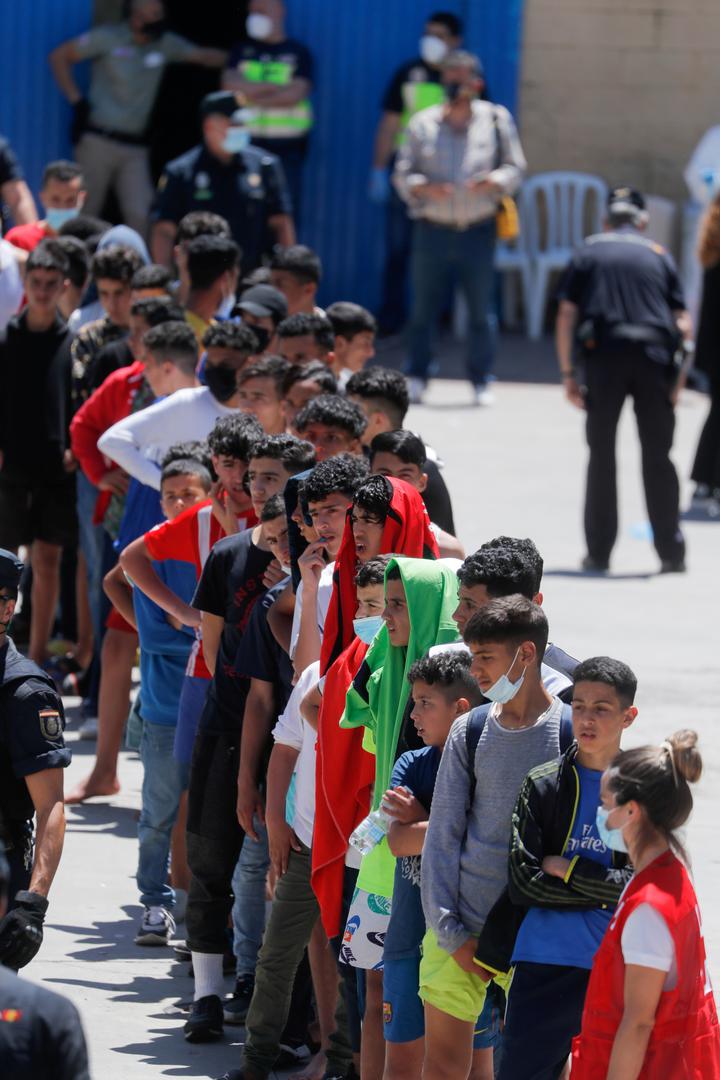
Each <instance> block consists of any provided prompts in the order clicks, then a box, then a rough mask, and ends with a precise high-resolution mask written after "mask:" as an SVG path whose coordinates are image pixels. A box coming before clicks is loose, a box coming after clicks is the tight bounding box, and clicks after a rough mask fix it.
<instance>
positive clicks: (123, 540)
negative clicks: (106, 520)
mask: <svg viewBox="0 0 720 1080" xmlns="http://www.w3.org/2000/svg"><path fill="white" fill-rule="evenodd" d="M164 520H165V515H164V514H163V512H162V507H161V506H160V492H159V491H156V490H155V488H152V487H150V486H149V485H148V484H141V483H140V481H139V480H135V479H134V478H132V479H131V480H130V485H129V487H128V493H127V495H126V497H125V509H124V510H123V516H122V517H121V519H120V531H119V532H118V536H117V540H115V542H114V543H113V547H114V548H115V550H116V551H122V550H123V549H124V548H126V547H127V546H128V544H132V542H133V540H137V538H138V536H144V535H145V533H146V532H150V530H151V529H152V528H154V526H155V525H159V524H160V522H161V521H164Z"/></svg>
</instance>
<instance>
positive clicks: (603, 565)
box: [580, 555, 610, 574]
mask: <svg viewBox="0 0 720 1080" xmlns="http://www.w3.org/2000/svg"><path fill="white" fill-rule="evenodd" d="M580 568H581V569H582V570H584V571H585V573H586V574H607V572H608V570H609V569H610V563H608V562H602V561H601V560H600V559H594V558H593V557H592V555H586V556H585V558H584V559H583V561H582V562H581V563H580Z"/></svg>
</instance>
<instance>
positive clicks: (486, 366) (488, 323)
mask: <svg viewBox="0 0 720 1080" xmlns="http://www.w3.org/2000/svg"><path fill="white" fill-rule="evenodd" d="M494 254H495V220H494V219H492V220H490V221H485V222H482V223H481V224H480V225H473V226H471V227H470V228H469V229H465V230H463V231H460V230H458V229H450V228H446V227H445V226H442V225H432V224H430V222H428V221H416V222H415V226H414V229H413V249H412V258H411V272H412V285H413V302H412V312H411V315H410V322H409V324H408V329H407V344H408V363H407V374H408V375H413V376H416V377H417V378H421V379H426V378H427V376H428V369H429V367H430V364H431V362H432V344H433V337H434V333H435V329H436V327H437V321H438V318H439V316H440V313H441V311H442V307H443V304H444V303H445V299H446V297H447V293H448V287H449V286H450V285H451V284H457V285H458V286H459V287H460V288H461V289H462V292H463V294H464V296H465V300H466V302H467V307H468V333H467V341H466V350H467V351H466V360H465V363H466V369H467V376H468V379H469V380H470V382H471V383H473V385H474V386H484V385H485V384H486V383H487V381H488V379H489V378H490V375H491V373H492V368H493V361H494V359H495V339H496V332H497V319H496V316H495V314H494V312H493V311H492V310H491V308H492V303H493V285H494V280H495V271H494V268H493V258H494Z"/></svg>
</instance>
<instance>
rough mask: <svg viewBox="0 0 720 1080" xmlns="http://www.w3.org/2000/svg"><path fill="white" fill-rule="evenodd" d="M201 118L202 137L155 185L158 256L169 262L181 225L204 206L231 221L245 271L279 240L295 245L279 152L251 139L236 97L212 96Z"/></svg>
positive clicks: (154, 236)
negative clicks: (276, 152) (269, 151)
mask: <svg viewBox="0 0 720 1080" xmlns="http://www.w3.org/2000/svg"><path fill="white" fill-rule="evenodd" d="M200 117H201V120H202V131H203V140H202V142H201V143H200V144H199V145H198V146H194V147H193V148H192V149H191V150H188V151H187V153H185V154H182V155H181V156H180V157H178V158H175V160H174V161H170V162H168V164H167V165H166V166H165V169H164V171H163V173H162V176H161V177H160V180H159V182H158V187H157V192H156V195H155V202H154V204H153V208H152V210H151V213H150V219H151V221H152V222H153V225H152V235H151V245H150V246H151V249H152V254H153V259H154V260H155V262H159V263H162V264H163V265H164V266H170V265H171V264H172V261H173V247H174V244H175V239H176V236H177V231H178V224H179V222H180V221H181V219H182V218H183V217H185V215H186V214H189V213H190V212H191V211H193V210H205V211H211V212H212V213H214V214H219V215H220V216H221V217H223V218H224V219H225V220H226V221H227V222H228V224H229V226H230V233H231V235H232V238H233V240H234V241H235V242H236V243H237V244H239V245H240V248H241V251H242V272H243V274H247V273H249V272H250V271H251V270H253V269H254V268H255V267H256V266H257V265H258V264H259V263H260V259H261V257H262V255H264V254H268V255H269V254H270V252H271V250H272V248H273V247H274V245H275V244H280V245H282V246H285V245H287V244H293V243H294V242H295V226H294V224H293V219H292V204H291V201H290V197H289V195H288V192H287V185H286V181H285V174H284V173H283V168H282V165H281V164H280V161H279V159H278V158H277V157H276V156H275V155H274V154H271V153H268V152H267V151H266V150H261V149H258V147H257V146H253V145H251V144H250V128H249V127H248V113H247V110H244V109H242V108H240V107H239V101H238V99H237V98H236V96H235V94H231V93H228V92H227V91H223V90H221V91H218V92H216V93H213V94H207V95H206V97H204V98H203V100H202V102H201V103H200Z"/></svg>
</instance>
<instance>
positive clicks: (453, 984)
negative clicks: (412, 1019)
mask: <svg viewBox="0 0 720 1080" xmlns="http://www.w3.org/2000/svg"><path fill="white" fill-rule="evenodd" d="M486 990H487V983H485V982H483V980H482V979H481V978H480V976H479V975H471V974H470V972H469V971H464V970H463V969H462V968H461V967H460V965H459V964H458V963H457V961H456V960H453V958H452V956H451V955H450V953H447V952H445V950H444V949H441V948H440V946H439V945H438V942H437V938H436V937H435V934H434V933H433V931H432V930H428V931H426V933H425V937H424V938H423V943H422V959H421V960H420V988H419V994H420V997H421V998H422V1000H423V1001H424V1002H426V1004H428V1005H433V1006H434V1007H435V1008H436V1009H440V1011H441V1012H444V1013H447V1014H448V1016H454V1017H455V1019H456V1020H465V1021H467V1022H468V1023H470V1024H474V1023H475V1021H476V1020H477V1018H478V1016H479V1015H480V1013H481V1012H482V1010H483V1005H484V1004H485V993H486Z"/></svg>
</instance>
